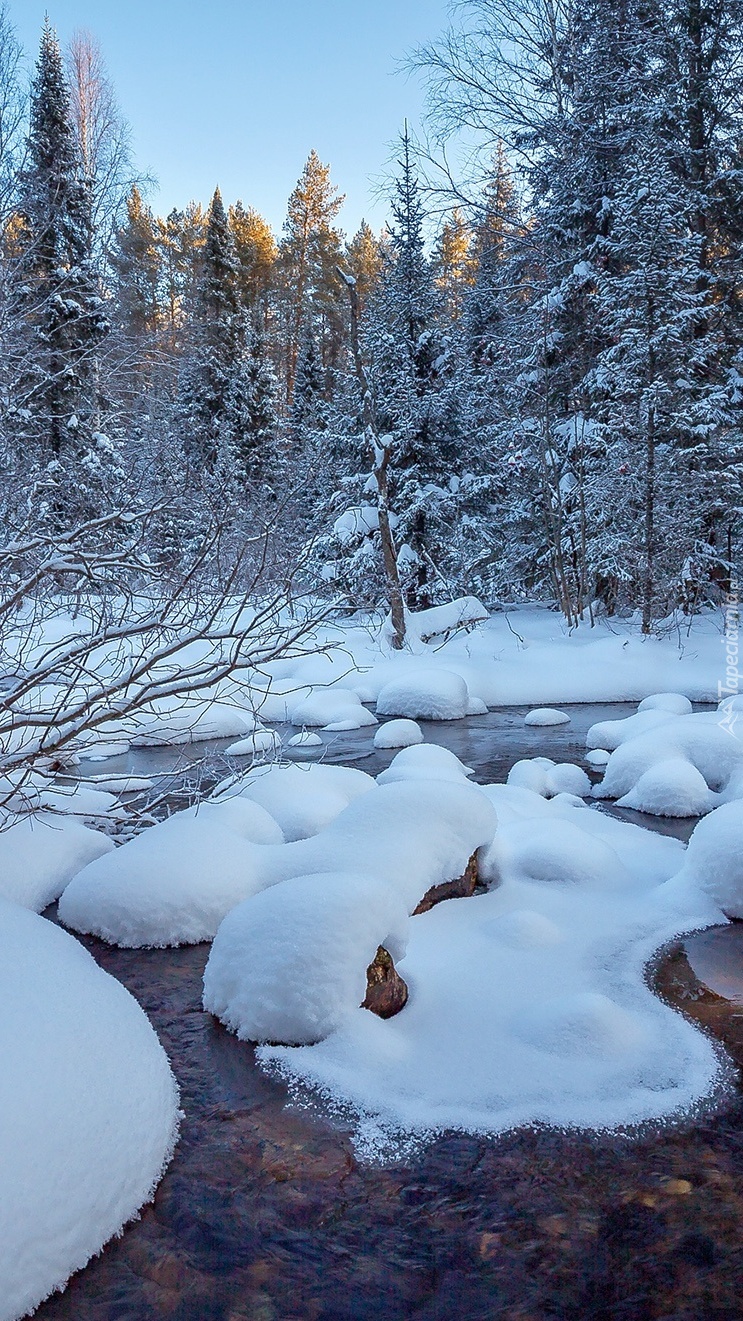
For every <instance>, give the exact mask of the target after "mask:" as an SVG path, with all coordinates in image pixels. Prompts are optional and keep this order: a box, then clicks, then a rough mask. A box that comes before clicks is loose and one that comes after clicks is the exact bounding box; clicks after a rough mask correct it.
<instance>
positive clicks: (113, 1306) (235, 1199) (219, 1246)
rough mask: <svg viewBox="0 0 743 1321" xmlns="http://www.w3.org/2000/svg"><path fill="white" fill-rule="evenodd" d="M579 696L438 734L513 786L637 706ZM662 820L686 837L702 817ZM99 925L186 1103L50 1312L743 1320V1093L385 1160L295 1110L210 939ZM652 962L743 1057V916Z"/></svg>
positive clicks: (69, 1317) (333, 750)
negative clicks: (214, 967)
mask: <svg viewBox="0 0 743 1321" xmlns="http://www.w3.org/2000/svg"><path fill="white" fill-rule="evenodd" d="M567 709H568V710H570V713H571V716H572V721H571V724H570V725H567V726H559V727H555V728H553V729H549V730H545V729H532V730H529V729H527V728H525V727H524V725H523V713H520V712H518V711H516V710H513V709H511V710H510V711H507V712H500V713H498V712H494V713H490V714H489V715H488V716H484V717H475V718H473V719H471V720H468V721H466V722H457V724H456V725H449V726H446V725H436V726H432V725H427V726H426V733H427V736H428V738H429V739H430V740H431V741H436V742H442V743H445V744H446V745H447V746H448V747H450V748H451V749H452V750H453V751H455V752H456V753H457V755H458V756H460V757H461V758H462V760H463V761H465V762H466V763H467V764H468V765H470V766H472V767H473V768H474V769H475V771H476V778H477V779H479V780H498V779H504V778H505V775H506V773H507V771H508V769H509V767H510V765H511V764H512V763H513V762H514V761H515V760H517V759H518V758H519V757H523V756H535V755H539V754H543V755H548V756H551V757H553V758H554V759H555V760H557V761H562V760H576V761H580V760H581V759H582V753H583V751H584V743H585V730H586V729H587V727H588V725H590V724H591V723H593V721H595V720H598V719H602V718H607V717H610V716H612V715H614V716H621V715H625V714H628V713H629V711H630V710H632V709H633V708H625V707H606V706H602V707H595V706H594V707H581V708H567ZM328 742H329V744H330V746H329V747H328V748H327V749H326V750H325V755H326V756H327V757H329V758H331V759H332V760H334V761H335V760H337V761H343V762H346V763H348V764H356V765H361V766H362V767H363V769H365V770H369V771H371V772H372V773H376V771H378V770H380V769H382V767H383V766H384V765H386V764H387V763H388V762H389V760H390V757H391V755H392V754H390V753H372V754H371V755H368V754H369V752H370V749H371V736H370V734H369V733H368V731H359V732H357V733H354V734H345V735H342V736H335V738H334V739H333V740H331V739H330V737H329V736H328ZM211 751H212V753H213V754H218V752H219V749H218V748H216V747H215V748H214V749H212V750H211ZM320 751H322V750H320ZM165 756H171V757H172V756H173V754H172V752H170V753H167V754H165V753H159V752H141V753H134V754H130V760H129V764H128V768H129V769H132V770H136V772H137V773H142V772H145V771H148V770H150V769H153V768H159V769H163V770H165V769H166V766H165V764H164V762H163V759H164V757H165ZM158 758H160V761H159V763H158V761H157V759H158ZM298 759H299V758H298ZM359 759H361V760H359ZM171 764H172V763H171ZM110 765H111V768H112V770H113V769H114V763H110ZM108 766H109V764H106V770H108ZM122 768H123V763H122ZM97 769H99V770H100V769H102V768H100V767H99V768H97ZM115 769H116V770H117V771H118V769H119V766H118V765H116V767H115ZM626 815H628V816H630V817H631V818H632V819H639V818H637V817H636V814H626ZM654 824H655V825H656V826H657V825H659V824H660V825H662V826H664V827H665V828H666V829H669V830H672V831H673V833H679V834H680V836H681V837H682V838H686V837H687V836H688V833H689V830H690V828H691V824H693V823H688V822H684V823H671V822H666V823H658V822H656V823H654ZM84 943H85V944H86V945H87V947H88V948H89V949H90V950H91V951H92V953H93V954H94V955H95V957H96V959H97V960H98V961H99V963H100V964H101V966H103V967H104V968H106V969H107V971H109V972H111V973H112V974H113V975H114V976H116V977H118V978H119V979H120V980H121V981H122V982H124V984H125V985H126V986H127V987H128V988H129V989H130V990H131V991H132V993H133V994H134V995H135V996H136V997H137V999H138V1000H139V1001H140V1003H141V1004H142V1005H143V1007H144V1009H145V1010H146V1012H147V1013H148V1014H149V1016H150V1018H151V1020H152V1022H153V1024H154V1025H155V1027H156V1029H157V1031H158V1033H159V1034H160V1038H161V1040H162V1042H163V1044H164V1046H165V1049H166V1050H167V1052H168V1054H169V1056H170V1058H171V1061H172V1063H173V1067H174V1070H175V1072H176V1075H177V1077H178V1081H179V1083H180V1086H181V1089H182V1105H183V1110H184V1116H185V1117H184V1121H183V1129H182V1136H181V1141H180V1144H179V1146H178V1149H177V1151H176V1155H175V1159H174V1161H173V1163H172V1165H171V1166H170V1168H169V1170H168V1172H167V1173H166V1175H165V1178H164V1179H163V1182H162V1184H161V1185H160V1188H159V1189H158V1192H157V1195H156V1198H155V1201H154V1203H153V1205H152V1206H150V1207H147V1208H145V1210H144V1212H143V1214H142V1217H141V1219H140V1220H139V1221H137V1222H136V1223H135V1224H133V1225H131V1226H129V1227H128V1228H127V1229H126V1230H125V1231H124V1234H123V1235H122V1237H121V1239H119V1240H117V1241H116V1242H114V1243H112V1244H111V1245H109V1247H108V1248H106V1249H105V1251H104V1252H103V1253H102V1254H101V1256H100V1257H99V1258H98V1259H97V1260H95V1261H94V1262H92V1263H91V1264H90V1265H89V1266H88V1267H87V1268H86V1269H85V1270H84V1271H82V1272H80V1273H79V1275H77V1276H76V1277H75V1278H74V1279H73V1280H72V1281H71V1283H70V1285H69V1287H68V1289H67V1290H66V1291H65V1293H64V1294H62V1295H58V1296H56V1297H54V1298H53V1299H51V1300H49V1301H48V1302H47V1303H46V1304H44V1305H43V1306H42V1307H41V1308H40V1309H39V1311H38V1312H37V1314H36V1315H37V1316H38V1317H39V1318H40V1321H161V1319H163V1321H164V1318H172V1319H173V1321H211V1319H213V1321H352V1318H353V1319H356V1318H358V1319H359V1321H367V1319H368V1321H371V1319H372V1318H375V1321H376V1318H383V1319H385V1321H387V1319H389V1321H398V1319H400V1321H402V1319H403V1318H416V1319H417V1321H433V1319H434V1318H435V1321H453V1318H462V1321H485V1319H486V1318H487V1319H488V1321H490V1318H495V1317H503V1318H512V1319H513V1321H553V1319H554V1321H565V1319H566V1318H596V1319H597V1321H598V1319H599V1318H629V1319H631V1321H634V1319H637V1321H645V1318H647V1319H648V1321H650V1319H651V1318H653V1319H656V1318H657V1319H658V1321H660V1319H661V1318H663V1319H664V1321H671V1318H673V1321H718V1319H719V1321H722V1319H723V1318H731V1319H732V1318H737V1317H740V1316H741V1315H743V1303H741V1296H743V1295H742V1293H741V1289H742V1287H743V1239H742V1238H741V1232H740V1230H741V1223H743V1094H740V1093H737V1094H735V1095H733V1096H731V1097H729V1098H728V1100H727V1101H726V1103H725V1104H724V1106H723V1107H722V1108H721V1109H720V1110H719V1111H718V1112H717V1113H707V1114H701V1115H699V1116H696V1117H694V1118H693V1119H692V1118H689V1119H687V1120H685V1121H684V1122H683V1123H682V1124H679V1125H678V1126H675V1127H666V1128H665V1129H659V1130H656V1131H653V1132H647V1133H645V1134H643V1135H642V1136H639V1137H637V1136H635V1137H633V1138H627V1137H624V1136H621V1135H618V1134H606V1135H592V1134H580V1133H560V1132H556V1131H554V1130H541V1131H521V1132H518V1133H516V1134H513V1135H509V1136H506V1137H502V1138H498V1139H492V1140H491V1139H482V1138H476V1137H471V1136H466V1135H462V1134H456V1133H452V1134H448V1135H446V1136H443V1137H441V1138H439V1139H437V1140H436V1141H434V1142H432V1143H431V1144H430V1145H429V1146H428V1147H427V1148H425V1149H424V1150H423V1151H421V1152H420V1154H419V1155H418V1156H416V1157H415V1158H412V1159H409V1160H406V1161H405V1163H400V1164H394V1165H390V1166H387V1167H384V1168H383V1167H379V1166H373V1165H364V1164H361V1163H359V1162H358V1160H357V1159H356V1157H355V1154H354V1150H353V1146H352V1143H351V1137H350V1130H345V1129H344V1128H343V1127H342V1126H341V1125H339V1124H338V1122H337V1121H332V1122H331V1120H330V1119H329V1118H328V1117H325V1116H323V1115H322V1113H318V1112H317V1111H316V1110H314V1111H310V1110H302V1109H297V1108H295V1107H292V1106H291V1105H288V1104H287V1093H286V1089H285V1088H284V1087H283V1085H281V1084H280V1083H278V1082H275V1081H272V1080H271V1079H269V1078H267V1077H266V1076H265V1074H263V1073H262V1072H261V1071H260V1070H259V1069H258V1068H257V1066H256V1065H255V1062H254V1059H253V1053H252V1050H251V1048H250V1047H248V1046H246V1045H244V1044H241V1043H240V1042H238V1041H237V1040H236V1039H235V1038H233V1037H231V1036H230V1035H229V1034H228V1033H227V1032H226V1031H225V1030H224V1029H223V1028H222V1027H221V1026H220V1025H219V1024H217V1023H216V1022H215V1021H214V1020H213V1019H211V1018H210V1017H208V1016H207V1015H205V1014H204V1013H203V1012H202V1010H201V1008H200V994H201V974H202V971H203V967H204V963H205V961H206V958H207V954H208V947H207V946H197V947H192V948H188V949H182V950H159V951H132V950H116V949H112V948H109V947H107V946H105V945H103V944H102V943H100V942H99V941H96V940H93V939H86V940H85V941H84ZM652 976H653V978H654V981H655V985H656V987H657V989H658V990H659V993H660V994H662V995H664V996H665V997H666V998H667V999H669V1000H670V1001H671V1002H672V1003H674V1004H675V1005H676V1006H678V1007H680V1008H681V1010H682V1011H683V1012H686V1013H688V1014H690V1015H691V1016H692V1017H693V1018H694V1019H695V1020H696V1021H698V1022H699V1023H700V1024H701V1025H702V1026H703V1027H704V1028H705V1030H707V1031H709V1032H711V1033H713V1034H714V1035H715V1036H717V1037H718V1038H720V1039H721V1040H723V1041H724V1042H725V1044H726V1046H727V1048H728V1050H729V1051H730V1053H731V1054H732V1055H733V1057H734V1058H735V1060H736V1062H737V1063H738V1064H739V1065H743V925H735V926H733V927H726V928H722V929H719V930H718V931H717V932H705V933H701V934H700V935H698V936H693V937H689V938H688V939H687V940H686V941H684V942H680V943H679V944H678V945H677V946H675V947H674V948H673V949H671V950H669V951H667V952H666V953H665V955H664V957H663V958H662V959H661V960H660V962H659V966H658V968H657V970H656V971H654V973H653V974H652ZM705 988H709V989H705ZM715 992H716V993H715Z"/></svg>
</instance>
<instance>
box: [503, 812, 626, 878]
mask: <svg viewBox="0 0 743 1321" xmlns="http://www.w3.org/2000/svg"><path fill="white" fill-rule="evenodd" d="M480 878H481V879H482V880H484V881H485V882H486V883H489V884H501V885H502V884H504V883H505V882H521V881H538V882H546V883H548V884H555V883H558V884H561V885H599V886H601V887H602V888H603V887H609V888H618V887H620V886H623V885H626V884H627V883H628V881H629V873H628V872H627V869H626V868H625V866H624V864H623V863H622V862H621V860H620V858H619V856H618V854H617V853H616V851H615V850H614V849H613V848H612V847H611V845H609V844H607V843H605V842H604V841H603V840H600V839H597V838H596V837H595V836H594V835H591V834H588V833H587V832H586V831H584V830H581V829H580V827H579V826H577V825H574V824H573V823H572V822H570V821H565V820H560V819H559V818H555V817H551V818H543V819H539V820H534V819H532V820H526V821H515V822H512V823H511V825H507V826H503V827H502V828H500V829H499V830H498V831H497V833H496V835H495V838H494V840H493V842H492V844H491V845H490V848H489V849H488V851H487V853H485V854H484V856H483V855H481V857H480Z"/></svg>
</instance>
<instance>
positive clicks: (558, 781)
mask: <svg viewBox="0 0 743 1321" xmlns="http://www.w3.org/2000/svg"><path fill="white" fill-rule="evenodd" d="M547 791H548V797H550V798H553V797H555V795H557V794H576V795H577V797H578V798H585V796H586V794H590V792H591V781H590V780H589V778H588V776H587V775H586V772H585V771H584V770H583V768H582V767H581V766H575V765H573V763H572V762H570V761H560V762H558V763H557V765H556V766H551V767H550V769H549V770H548V771H547Z"/></svg>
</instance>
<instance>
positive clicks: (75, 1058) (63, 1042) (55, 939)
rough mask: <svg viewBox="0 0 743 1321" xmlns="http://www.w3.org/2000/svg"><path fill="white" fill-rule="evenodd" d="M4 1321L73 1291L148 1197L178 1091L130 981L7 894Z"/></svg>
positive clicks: (0, 987) (2, 1041)
mask: <svg viewBox="0 0 743 1321" xmlns="http://www.w3.org/2000/svg"><path fill="white" fill-rule="evenodd" d="M0 947H1V948H2V959H0V1058H1V1059H2V1069H0V1114H2V1124H0V1243H1V1244H2V1247H1V1248H0V1321H15V1318H17V1317H22V1316H25V1315H26V1314H27V1313H29V1312H31V1311H33V1309H34V1308H36V1307H37V1306H38V1305H39V1303H40V1302H41V1301H42V1300H43V1299H44V1298H46V1297H47V1296H48V1294H50V1293H51V1292H52V1291H53V1290H55V1289H61V1288H62V1287H63V1286H64V1285H65V1283H66V1282H67V1280H68V1279H69V1277H70V1275H71V1274H72V1273H73V1271H77V1270H80V1269H81V1267H83V1266H84V1265H85V1264H86V1262H87V1261H89V1260H90V1258H91V1257H92V1256H94V1255H95V1254H96V1253H97V1252H99V1251H100V1249H101V1248H102V1247H103V1245H104V1243H106V1242H107V1241H108V1240H109V1239H110V1238H112V1237H113V1236H114V1235H115V1234H118V1233H119V1231H120V1230H121V1229H122V1227H123V1226H124V1225H125V1224H126V1223H127V1221H129V1220H131V1219H132V1217H133V1216H135V1215H136V1213H137V1211H138V1210H139V1208H140V1207H141V1206H142V1205H143V1204H144V1203H145V1202H148V1201H149V1200H150V1199H151V1197H152V1194H153V1192H154V1190H155V1187H156V1185H157V1183H158V1181H159V1179H160V1177H161V1175H162V1173H163V1170H164V1168H165V1166H166V1164H167V1163H168V1161H169V1160H170V1157H171V1154H172V1151H173V1147H174V1145H175V1140H176V1136H177V1127H178V1093H177V1088H176V1085H175V1081H174V1079H173V1075H172V1073H171V1071H170V1066H169V1064H168V1060H167V1057H166V1055H165V1052H164V1051H163V1049H162V1047H161V1045H160V1043H159V1042H158V1039H157V1037H156V1035H155V1033H154V1031H153V1029H152V1027H151V1026H150V1024H149V1022H148V1021H147V1018H146V1017H145V1015H144V1013H143V1012H142V1010H141V1009H140V1007H139V1005H138V1004H137V1002H136V1000H135V999H134V998H133V996H131V995H130V994H129V992H128V991H127V990H125V989H124V987H123V986H122V985H121V983H120V982H118V981H116V980H115V979H114V978H113V977H110V976H109V975H108V974H107V973H105V972H103V970H102V969H101V968H99V967H98V965H97V964H96V963H95V961H94V959H93V958H92V957H91V955H90V954H88V952H87V950H85V949H83V947H82V946H81V945H80V944H78V942H77V941H76V940H73V938H72V937H71V936H69V935H68V934H67V933H66V932H65V931H62V930H61V929H60V928H59V927H57V926H54V924H53V923H51V922H47V921H45V920H44V919H43V918H41V917H37V916H36V915H35V914H33V913H29V912H27V911H26V910H25V909H23V908H19V907H18V906H17V905H16V904H10V903H6V902H5V901H3V900H0Z"/></svg>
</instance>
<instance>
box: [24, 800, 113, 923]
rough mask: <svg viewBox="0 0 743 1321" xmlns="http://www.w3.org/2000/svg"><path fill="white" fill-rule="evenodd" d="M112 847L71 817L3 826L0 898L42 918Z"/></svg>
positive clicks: (48, 817)
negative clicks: (75, 879)
mask: <svg viewBox="0 0 743 1321" xmlns="http://www.w3.org/2000/svg"><path fill="white" fill-rule="evenodd" d="M7 821H8V822H10V821H12V818H8V819H7ZM113 847H114V846H113V843H112V841H111V840H110V839H108V837H107V836H106V835H102V834H101V833H100V831H97V830H89V829H88V828H87V826H84V825H82V824H81V823H80V822H79V821H75V820H73V819H72V818H69V817H67V818H65V817H56V816H52V815H51V814H49V813H41V814H36V815H31V816H26V817H21V818H20V819H18V820H16V821H15V823H14V824H7V823H6V824H5V826H4V828H3V829H2V830H0V895H2V897H3V898H4V899H12V900H13V901H14V902H15V903H17V904H22V905H23V907H24V908H32V909H34V910H35V911H36V912H40V911H41V910H42V909H43V908H46V906H47V904H50V903H52V902H53V900H54V899H57V898H58V897H59V895H60V894H61V893H62V891H63V890H64V888H65V886H66V885H67V884H69V882H70V881H71V880H72V877H73V876H75V875H76V874H77V872H79V871H80V870H81V868H83V867H86V866H87V865H88V863H90V862H93V861H94V859H96V858H100V857H102V856H103V855H104V854H107V853H110V852H111V851H112V850H113Z"/></svg>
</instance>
